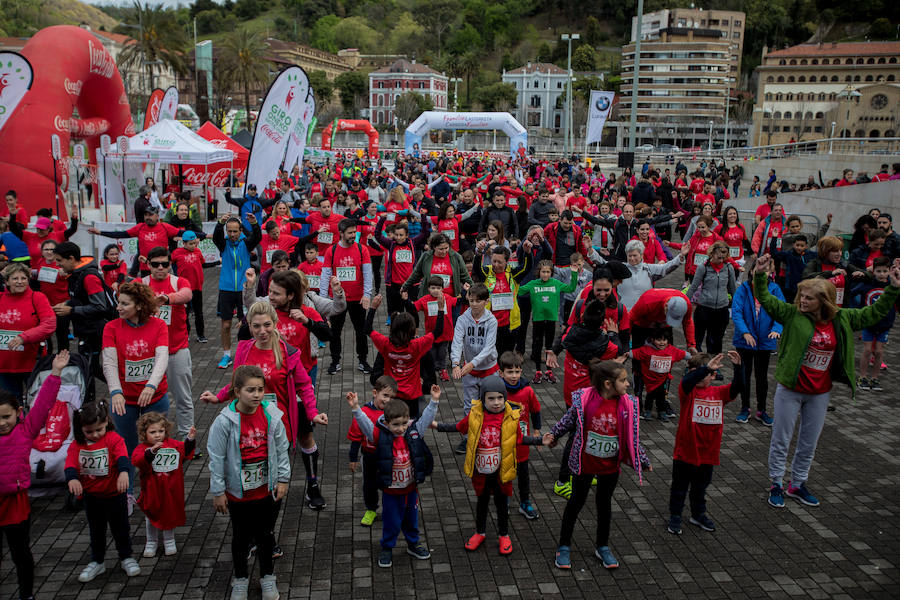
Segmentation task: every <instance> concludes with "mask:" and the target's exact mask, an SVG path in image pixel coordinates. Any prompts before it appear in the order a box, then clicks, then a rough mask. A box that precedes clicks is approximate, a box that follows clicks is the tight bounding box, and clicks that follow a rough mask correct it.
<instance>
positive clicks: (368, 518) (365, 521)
mask: <svg viewBox="0 0 900 600" xmlns="http://www.w3.org/2000/svg"><path fill="white" fill-rule="evenodd" d="M377 516H378V513H376V512H375V511H374V510H367V511H366V514H364V515H363V518H362V519H361V520H360V522H359V524H360V525H363V526H364V527H371V526H372V523H374V522H375V517H377Z"/></svg>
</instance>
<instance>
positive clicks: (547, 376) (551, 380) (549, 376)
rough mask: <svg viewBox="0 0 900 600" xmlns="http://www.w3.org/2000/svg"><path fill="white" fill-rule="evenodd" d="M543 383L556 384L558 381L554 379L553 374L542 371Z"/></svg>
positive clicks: (549, 371) (548, 371)
mask: <svg viewBox="0 0 900 600" xmlns="http://www.w3.org/2000/svg"><path fill="white" fill-rule="evenodd" d="M544 381H547V382H549V383H556V382H558V381H559V379H557V378H556V375H554V374H553V371H551V370H550V369H547V370H546V371H544Z"/></svg>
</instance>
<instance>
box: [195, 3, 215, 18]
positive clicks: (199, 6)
mask: <svg viewBox="0 0 900 600" xmlns="http://www.w3.org/2000/svg"><path fill="white" fill-rule="evenodd" d="M205 10H216V11H217V10H219V5H218V4H216V3H215V2H214V0H194V3H193V4H191V8H190V9H189V14H190V15H191V18H192V19H194V18H196V17H197V15H199V14H200V13H202V12H203V11H205Z"/></svg>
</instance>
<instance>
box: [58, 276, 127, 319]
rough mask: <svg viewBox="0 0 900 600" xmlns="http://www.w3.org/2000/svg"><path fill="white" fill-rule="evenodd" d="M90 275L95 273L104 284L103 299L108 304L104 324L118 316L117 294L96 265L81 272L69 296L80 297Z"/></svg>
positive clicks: (72, 285) (101, 283) (102, 284)
mask: <svg viewBox="0 0 900 600" xmlns="http://www.w3.org/2000/svg"><path fill="white" fill-rule="evenodd" d="M88 275H94V276H96V277H97V279H99V280H100V285H101V286H103V299H104V301H105V302H104V303H105V304H106V309H105V311H104V313H103V317H102V318H103V320H104V325H105V324H106V323H108V322H109V321H112V320H113V319H116V318H118V316H119V313H118V312H117V311H116V304H117V302H116V295H115V293H114V292H113V291H112V288H110V287H109V286H108V285H106V281H105V280H104V279H103V274H102V273H100V271H98V270H97V268H96V267H89V268H87V269H84V270H82V271H81V273H79V275H78V278H77V279H76V280H75V281H74V282H73V283H71V284H70V285H71V287H70V288H69V296H70V297H71V298H78V297H79V296H80V295H81V293H82V292H83V291H84V290H83V288H84V278H85V277H87V276H88ZM100 330H101V331H102V330H103V327H102V326H101V327H100Z"/></svg>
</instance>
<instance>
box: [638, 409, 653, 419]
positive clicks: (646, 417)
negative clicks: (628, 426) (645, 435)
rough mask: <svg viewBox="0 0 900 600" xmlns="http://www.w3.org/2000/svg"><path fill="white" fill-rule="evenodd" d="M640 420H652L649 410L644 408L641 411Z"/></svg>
mask: <svg viewBox="0 0 900 600" xmlns="http://www.w3.org/2000/svg"><path fill="white" fill-rule="evenodd" d="M641 420H643V421H652V420H653V413H652V412H650V411H649V410H645V411H644V412H643V413H641Z"/></svg>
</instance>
